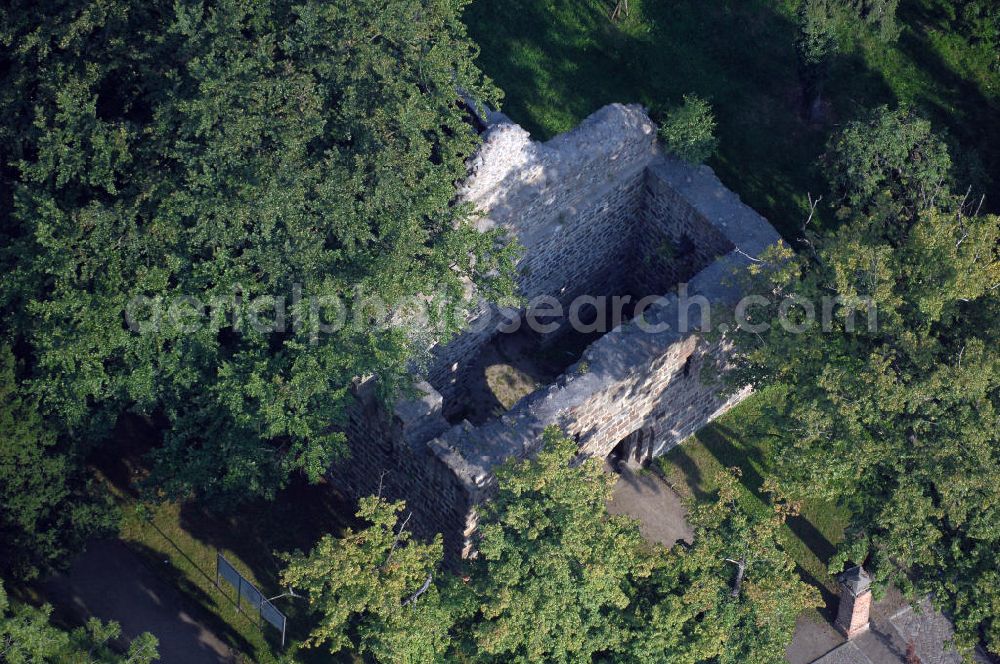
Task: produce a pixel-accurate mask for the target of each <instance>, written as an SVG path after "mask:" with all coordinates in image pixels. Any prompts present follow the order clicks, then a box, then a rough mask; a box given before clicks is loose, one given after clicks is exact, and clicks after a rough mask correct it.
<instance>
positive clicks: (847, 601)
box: [834, 565, 872, 639]
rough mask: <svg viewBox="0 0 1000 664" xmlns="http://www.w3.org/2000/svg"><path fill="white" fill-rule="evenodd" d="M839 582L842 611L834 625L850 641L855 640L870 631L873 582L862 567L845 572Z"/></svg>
mask: <svg viewBox="0 0 1000 664" xmlns="http://www.w3.org/2000/svg"><path fill="white" fill-rule="evenodd" d="M837 580H838V581H839V582H840V609H839V610H838V611H837V621H836V622H835V623H834V625H835V626H836V628H837V629H838V630H840V632H841V633H842V634H843V635H844V636H846V637H847V638H848V639H853V638H854V637H855V636H857V635H858V634H861V633H863V632H867V631H868V614H869V612H870V610H871V606H872V591H871V581H872V580H871V577H870V576H869V575H868V572H866V571H865V570H864V568H863V567H861V566H860V565H858V566H857V567H852V568H851V569H849V570H847V571H845V572H844V573H843V574H841V575H840V576H839V577H837Z"/></svg>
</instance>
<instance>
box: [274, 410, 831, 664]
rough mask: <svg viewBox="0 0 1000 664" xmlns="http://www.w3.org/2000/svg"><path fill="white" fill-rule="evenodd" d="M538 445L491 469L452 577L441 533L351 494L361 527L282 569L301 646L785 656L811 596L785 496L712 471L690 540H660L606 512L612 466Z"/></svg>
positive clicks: (472, 653) (567, 449)
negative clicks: (472, 538) (472, 554)
mask: <svg viewBox="0 0 1000 664" xmlns="http://www.w3.org/2000/svg"><path fill="white" fill-rule="evenodd" d="M542 442H543V447H542V449H541V451H540V452H539V453H538V454H537V455H536V456H535V457H533V458H530V459H525V460H520V461H513V460H512V461H510V462H508V463H507V464H505V465H504V466H503V467H502V469H501V470H500V471H499V472H498V473H497V493H496V496H495V497H494V499H493V500H491V501H489V502H488V503H486V504H485V505H482V506H481V510H482V511H481V515H480V532H479V534H478V537H479V539H478V552H477V557H476V558H475V559H473V560H471V561H468V562H467V564H466V567H465V568H464V569H463V570H462V571H461V572H460V574H455V573H454V572H451V571H444V570H439V569H438V564H439V563H440V561H441V540H440V538H438V539H435V540H434V541H433V542H430V543H423V542H419V541H417V540H414V539H412V538H411V537H410V535H409V533H408V531H407V530H406V523H407V520H406V519H405V518H403V519H400V518H399V515H400V513H402V512H404V511H405V509H404V508H403V506H402V504H401V503H395V504H391V503H387V502H386V501H384V500H382V499H379V498H368V499H366V500H364V501H362V506H361V510H360V511H359V516H361V517H363V518H364V519H365V520H366V521H368V523H369V524H370V525H368V526H367V527H366V528H364V529H362V530H359V531H357V532H354V531H348V532H347V533H346V534H345V535H344V536H343V537H341V538H334V537H331V536H327V537H324V538H323V539H322V540H320V542H319V543H318V544H317V545H316V547H315V548H314V549H313V550H312V552H310V553H309V554H308V555H302V554H296V555H295V556H292V557H291V558H290V560H289V566H288V568H287V569H286V570H285V572H284V575H283V580H284V582H285V583H287V584H290V585H291V586H293V587H294V588H295V589H296V590H300V589H301V590H303V591H305V592H307V593H308V596H309V599H310V603H311V604H312V605H313V606H314V607H315V608H316V610H317V613H318V616H319V617H318V624H317V627H315V628H314V630H313V632H312V635H311V640H312V643H313V644H314V645H318V644H320V643H329V644H330V645H331V647H332V649H333V650H334V651H337V650H340V649H342V648H345V647H354V648H355V649H357V650H358V651H360V652H364V653H367V654H370V655H372V656H373V657H374V658H375V659H376V660H377V661H385V662H425V661H450V660H455V661H463V662H467V661H475V662H541V661H544V662H580V661H620V662H650V663H652V662H663V661H670V662H691V663H692V664H694V663H696V662H720V663H721V662H725V663H728V662H732V663H733V664H736V663H737V662H754V663H756V662H761V663H762V662H779V661H781V660H782V658H783V657H784V652H785V647H786V646H787V644H788V643H789V641H790V640H791V638H792V632H793V629H794V626H795V618H796V616H797V615H798V614H799V612H800V611H802V610H803V609H804V608H808V607H810V606H815V605H817V604H818V599H817V597H816V593H815V591H814V590H813V589H810V588H809V586H807V585H806V584H805V583H804V582H803V581H802V580H801V579H800V578H799V577H798V575H797V573H796V572H795V569H794V564H793V563H792V562H791V559H790V558H789V556H788V555H787V554H785V553H784V552H783V551H782V549H781V547H780V545H779V544H778V540H777V538H776V533H777V530H778V528H780V527H781V525H782V524H783V523H784V519H785V516H786V515H787V514H788V513H789V509H788V508H787V507H785V506H784V503H782V502H780V501H778V502H776V505H777V507H776V508H775V510H774V511H773V512H764V513H760V512H751V511H748V510H747V509H746V508H745V507H744V506H743V505H742V504H741V503H740V502H739V501H738V500H737V499H736V496H737V491H736V479H735V477H734V476H732V475H725V476H723V477H720V478H719V481H718V483H719V486H720V487H721V488H720V491H719V493H718V495H717V496H714V497H712V499H711V500H708V501H707V502H705V503H704V504H699V505H696V506H694V507H693V510H692V515H691V522H692V525H693V526H694V530H695V538H694V543H693V545H684V544H678V545H677V546H675V547H673V548H672V549H670V550H667V549H665V548H664V547H662V546H659V545H654V544H651V543H649V542H646V541H644V540H643V538H642V536H641V535H640V533H639V528H638V523H637V522H636V521H634V520H632V519H630V518H627V517H623V516H611V515H609V514H608V512H607V509H606V502H607V500H608V498H609V497H610V492H611V488H612V486H613V484H614V482H615V476H614V475H613V474H611V473H608V472H606V471H605V470H604V469H603V468H602V467H601V462H600V461H599V460H597V459H593V458H591V459H580V458H579V457H578V452H579V449H578V446H577V443H576V442H575V441H573V440H572V439H571V438H568V437H567V436H565V435H564V434H562V433H561V432H560V431H559V430H558V429H556V428H550V429H548V430H547V431H546V432H545V434H544V441H542ZM729 560H732V561H735V562H728V561H729ZM737 569H742V572H741V573H740V580H739V581H736V580H735V579H736V576H737ZM734 589H735V590H734Z"/></svg>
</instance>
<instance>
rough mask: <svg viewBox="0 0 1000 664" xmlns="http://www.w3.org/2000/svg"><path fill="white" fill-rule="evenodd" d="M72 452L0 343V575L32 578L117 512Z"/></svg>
mask: <svg viewBox="0 0 1000 664" xmlns="http://www.w3.org/2000/svg"><path fill="white" fill-rule="evenodd" d="M87 488H88V487H87V485H86V481H85V479H84V478H83V477H82V476H81V472H80V471H79V469H78V468H77V464H76V463H75V461H74V459H73V458H72V456H71V455H70V454H69V453H67V452H66V451H65V450H63V449H62V446H61V445H60V444H59V441H58V440H57V438H56V436H55V434H54V433H53V432H52V430H51V429H50V428H49V427H48V426H47V425H46V423H45V422H44V420H43V419H42V417H41V416H40V415H39V413H38V409H37V407H36V404H35V401H34V400H33V399H32V398H31V396H29V395H26V394H24V390H23V389H22V386H21V385H20V384H19V383H18V381H17V378H16V376H15V361H14V356H13V354H12V353H11V352H10V349H9V348H7V347H5V346H0V560H2V561H3V563H2V565H0V573H2V575H3V576H4V577H7V578H10V577H16V578H19V579H31V578H33V577H35V576H36V575H37V574H38V573H39V572H40V571H42V570H44V569H46V568H47V567H49V566H50V565H52V564H57V563H60V562H65V560H66V558H67V557H68V555H69V554H71V553H73V552H74V551H76V550H78V549H79V547H80V545H81V544H82V543H83V541H84V540H85V539H86V538H87V537H88V536H90V535H92V534H95V533H99V532H102V531H106V530H110V529H111V528H112V526H113V525H114V513H113V511H112V510H111V509H110V508H109V507H108V506H107V505H106V504H104V503H103V502H102V501H100V500H97V499H95V497H93V496H92V495H90V492H88V490H87Z"/></svg>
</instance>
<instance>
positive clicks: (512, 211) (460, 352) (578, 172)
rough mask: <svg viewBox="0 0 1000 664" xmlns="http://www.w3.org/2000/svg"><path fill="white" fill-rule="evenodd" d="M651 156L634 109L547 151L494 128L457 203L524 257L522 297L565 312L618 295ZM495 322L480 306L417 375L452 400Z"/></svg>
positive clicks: (650, 133) (614, 112) (507, 129)
mask: <svg viewBox="0 0 1000 664" xmlns="http://www.w3.org/2000/svg"><path fill="white" fill-rule="evenodd" d="M656 156H657V152H656V132H655V129H654V127H653V124H652V122H650V120H649V118H648V117H647V116H646V114H645V113H644V112H643V110H642V109H641V107H639V106H623V105H620V104H613V105H611V106H607V107H605V108H603V109H601V110H600V111H598V112H597V113H595V114H594V115H592V116H591V117H590V118H588V119H587V120H585V121H584V122H582V123H581V124H580V125H579V126H578V127H577V128H576V129H574V130H573V131H571V132H568V133H566V134H561V135H559V136H557V137H555V138H553V139H552V140H551V141H548V142H546V143H539V142H536V141H532V140H531V138H530V136H529V134H528V132H526V131H525V130H524V129H522V128H521V127H519V126H518V125H514V124H509V123H503V124H498V125H495V126H493V127H491V128H490V129H489V130H488V131H487V132H486V133H485V134H484V136H483V143H482V146H481V147H480V149H479V151H478V152H477V154H476V156H475V157H474V158H473V159H472V161H471V163H470V175H469V179H468V180H467V181H466V182H465V183H464V185H463V187H462V190H461V192H460V198H461V200H463V201H465V202H468V203H471V204H473V205H474V206H475V207H476V209H477V210H479V211H480V213H481V214H482V217H481V218H480V219H479V220H478V226H479V228H480V229H482V230H486V229H491V228H496V227H502V228H504V229H506V230H507V231H508V232H509V233H510V234H511V235H512V236H514V237H516V238H517V241H518V242H519V243H520V244H521V246H522V247H523V248H524V252H523V254H522V258H521V260H520V262H519V264H518V270H519V274H520V279H519V285H520V289H521V294H522V295H523V296H524V298H525V299H526V300H530V299H531V298H534V297H536V296H539V295H550V296H553V297H555V298H556V299H557V300H558V301H559V302H560V303H561V304H562V305H564V306H568V305H569V303H570V302H571V301H572V300H573V299H574V298H575V297H577V296H578V295H580V294H583V293H587V294H593V295H617V294H621V293H624V292H626V290H627V288H628V285H629V283H630V282H629V278H628V276H627V275H628V274H629V271H630V267H631V263H632V260H631V258H632V252H633V251H634V248H635V247H634V244H633V242H632V236H631V227H632V225H633V224H634V223H635V221H636V220H637V219H638V218H639V216H640V214H641V206H642V201H643V195H644V189H643V188H644V182H645V175H644V173H645V168H646V166H647V165H648V164H649V163H650V161H651V160H653V159H654V158H655V157H656ZM503 320H504V319H503V317H502V316H500V315H499V313H498V311H497V310H496V308H495V307H490V306H488V305H483V306H482V308H481V310H480V311H479V312H477V314H476V315H475V316H473V317H472V320H471V321H470V326H469V327H470V331H468V332H465V333H463V334H462V335H460V336H459V337H458V338H456V339H454V340H451V341H450V342H449V343H447V344H446V345H444V346H442V347H439V348H436V349H435V350H434V359H433V360H432V362H431V364H430V366H429V367H427V370H426V372H425V375H426V376H427V380H428V381H429V382H430V383H431V384H432V385H434V387H435V388H437V389H438V390H439V391H440V392H441V393H442V395H443V396H444V397H445V398H446V399H454V398H456V397H457V396H458V395H459V394H460V392H461V390H462V387H463V381H464V377H463V375H462V373H461V368H462V367H463V366H465V365H466V364H467V363H468V359H469V358H470V357H472V356H473V355H475V353H476V352H477V351H478V350H479V348H481V347H482V346H483V344H485V343H486V342H487V341H489V339H490V338H491V337H492V336H493V334H494V333H495V331H496V329H497V326H498V325H500V324H501V323H502V322H503ZM553 336H558V331H557V332H555V333H553Z"/></svg>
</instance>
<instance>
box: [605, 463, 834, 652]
mask: <svg viewBox="0 0 1000 664" xmlns="http://www.w3.org/2000/svg"><path fill="white" fill-rule="evenodd" d="M737 477H738V475H737V474H736V473H735V471H734V472H733V473H728V472H727V473H720V475H719V476H718V477H717V478H716V479H715V482H716V483H717V484H718V486H719V490H718V493H717V495H715V496H713V497H712V498H710V499H707V500H704V501H701V502H698V503H695V504H693V505H692V509H691V513H690V515H689V518H688V520H689V522H690V523H691V525H692V527H693V529H694V540H693V543H692V544H691V545H685V544H678V545H676V546H674V547H673V549H671V551H670V552H669V554H668V555H666V556H664V557H663V559H662V560H661V562H660V564H658V565H657V566H656V567H655V568H654V573H653V576H652V578H651V581H650V582H648V583H645V584H644V588H643V591H642V592H641V593H640V594H639V595H638V596H637V598H636V609H635V611H634V613H633V620H634V621H635V625H634V629H633V635H632V637H631V638H632V641H631V642H630V644H629V646H628V647H627V648H626V649H625V654H624V656H622V657H621V658H620V659H621V661H622V662H649V663H650V664H652V663H653V662H665V661H669V662H678V663H685V662H689V663H691V664H694V663H695V662H708V661H711V662H719V663H720V664H723V663H729V662H731V663H732V664H737V663H744V662H752V663H759V664H764V663H771V662H773V663H775V664H777V663H778V662H782V661H784V657H785V648H786V647H787V646H788V644H789V642H790V641H791V639H792V634H793V633H794V631H795V620H796V618H797V617H798V615H799V614H800V613H801V612H802V611H804V610H806V609H809V608H815V607H817V606H820V605H822V601H821V600H820V598H819V593H818V592H817V590H816V589H815V588H812V587H810V586H809V585H807V584H806V583H805V582H803V581H802V579H801V578H800V577H799V575H798V572H797V571H796V569H795V562H794V561H793V560H792V558H791V556H789V555H788V554H787V553H786V552H785V551H784V550H783V549H782V547H781V545H780V543H779V540H778V532H779V530H780V528H781V527H782V525H783V524H784V523H785V520H786V518H787V516H788V515H790V514H792V513H793V512H794V510H793V509H792V508H791V506H789V505H788V504H787V503H785V502H784V501H781V500H775V501H774V504H773V506H772V507H770V508H768V509H767V510H765V511H763V512H761V511H759V510H751V509H748V508H747V507H746V506H745V505H744V504H743V503H741V502H740V501H739V499H738V497H739V490H738V481H737Z"/></svg>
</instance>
